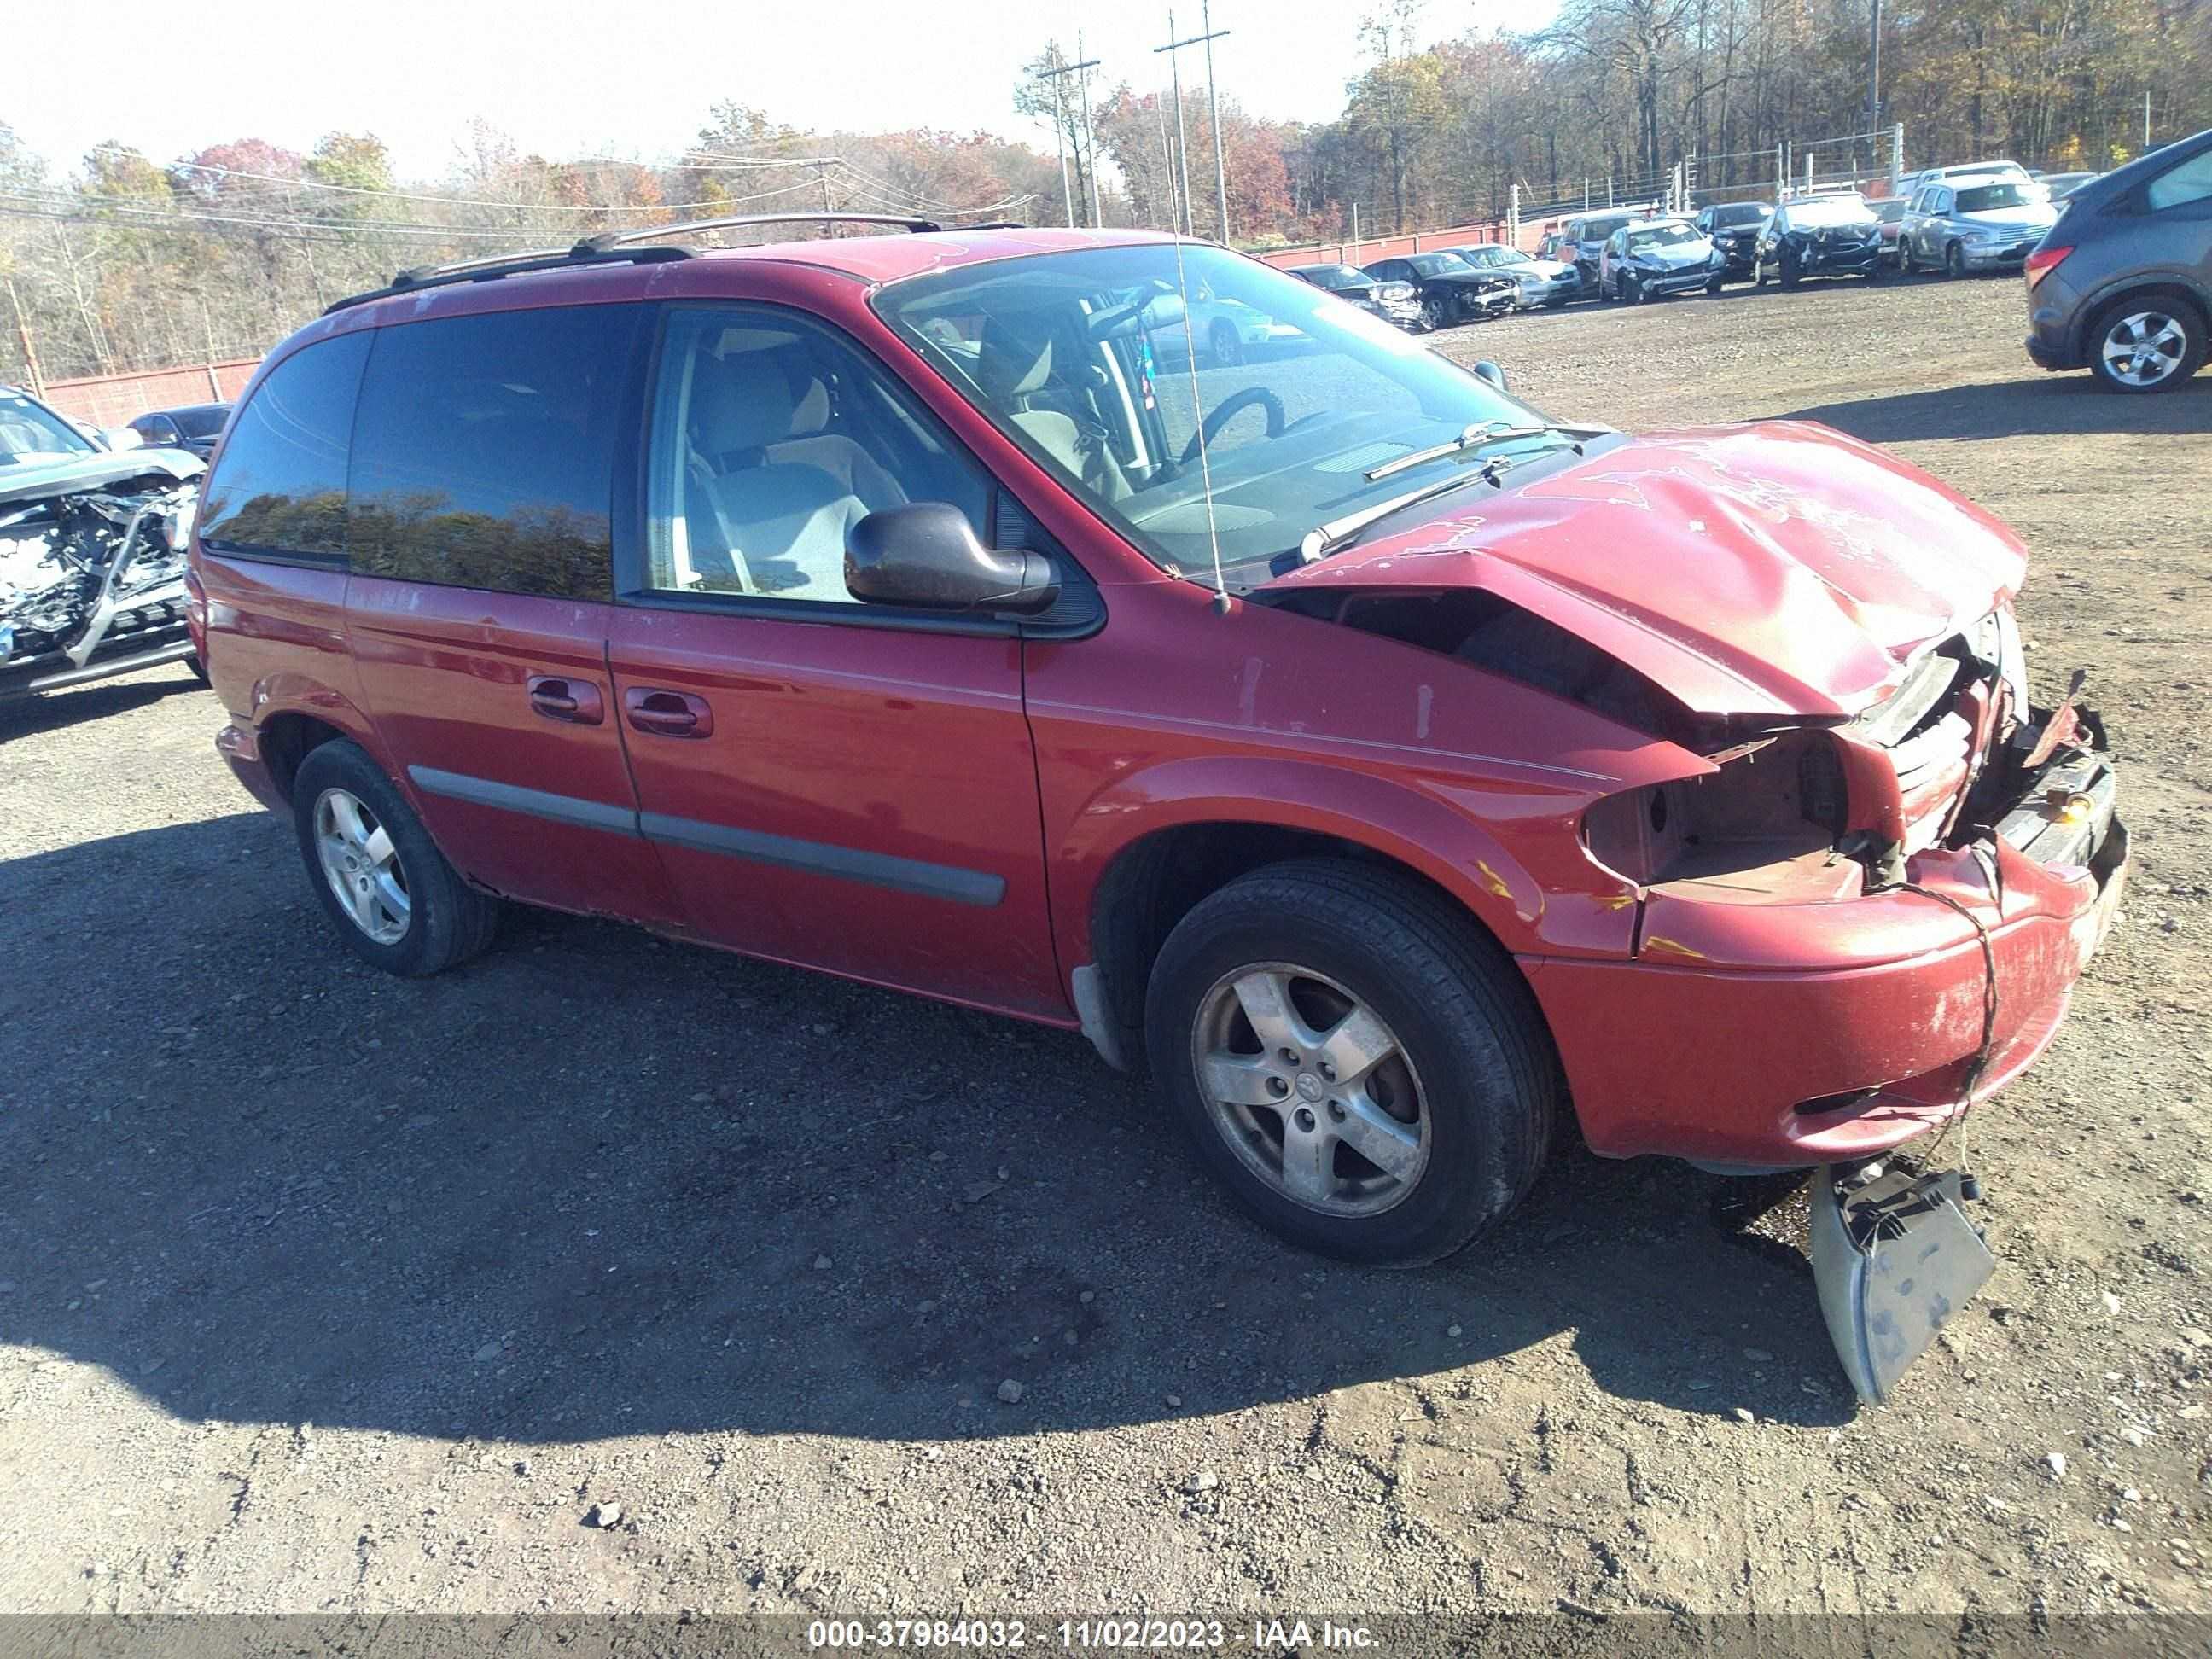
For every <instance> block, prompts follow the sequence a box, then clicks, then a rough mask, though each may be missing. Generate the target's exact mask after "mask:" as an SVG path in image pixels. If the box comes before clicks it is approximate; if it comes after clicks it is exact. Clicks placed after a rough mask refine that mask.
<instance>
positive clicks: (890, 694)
mask: <svg viewBox="0 0 2212 1659" xmlns="http://www.w3.org/2000/svg"><path fill="white" fill-rule="evenodd" d="M661 353H662V355H661V360H660V362H659V365H658V368H657V370H656V375H655V386H656V390H655V392H654V396H653V414H652V419H651V422H650V436H649V440H648V441H649V444H650V446H651V450H650V461H649V469H648V478H649V483H648V489H647V514H646V517H647V537H646V546H645V548H644V549H643V550H642V554H641V568H639V569H637V570H636V571H635V572H634V573H633V572H625V573H624V576H623V587H624V600H623V604H622V605H619V606H618V607H617V611H615V614H614V617H613V622H612V629H611V635H610V653H609V654H610V663H611V668H612V671H613V681H614V688H613V689H614V694H615V697H616V699H617V703H618V705H619V707H620V709H621V719H622V720H623V723H624V729H623V738H624V740H625V741H626V742H627V743H628V744H629V756H630V764H631V769H632V773H633V775H634V776H635V779H636V783H637V791H638V799H639V805H640V806H641V810H642V817H641V823H642V827H643V829H644V832H645V834H646V836H647V837H648V839H649V840H651V841H652V842H653V844H655V845H656V846H657V847H658V848H659V850H660V854H661V857H662V859H663V860H664V861H665V864H666V866H667V868H668V871H669V873H670V877H671V880H672V882H673V884H674V886H675V889H676V891H677V895H678V899H679V902H681V903H682V905H683V906H684V911H685V913H686V915H687V917H688V919H689V921H690V926H691V927H692V928H693V929H694V930H695V931H696V932H697V933H700V934H702V936H704V937H706V938H708V939H713V940H714V941H716V942H718V943H720V944H723V945H729V946H732V947H733V948H735V949H738V950H741V951H747V952H750V953H752V954H756V955H760V956H766V957H775V958H778V959H781V960H784V961H788V962H794V963H802V964H804V965H806V966H809V967H813V968H820V969H828V970H829V971H832V972H835V973H840V974H848V975H853V976H854V977H856V978H861V979H867V980H872V981H878V982H881V983H885V984H891V985H896V986H901V987H907V988H909V989H913V990H918V991H923V992H927V993H930V994H935V995H939V996H945V997H950V998H952V999H955V1000H961V1001H966V1002H971V1003H975V1004H978V1005H981V1006H991V1007H999V1008H1005V1009H1009V1010H1012V1011H1015V1012H1024V1013H1036V1014H1044V1015H1048V1016H1059V1017H1063V1018H1064V1017H1065V1016H1066V1012H1067V1004H1066V996H1065V994H1064V993H1063V992H1062V990H1061V988H1060V975H1059V974H1058V972H1057V971H1056V969H1055V967H1054V958H1053V952H1052V944H1051V928H1050V926H1049V921H1048V914H1047V910H1046V905H1045V894H1044V860H1043V851H1042V830H1041V827H1040V823H1039V817H1038V800H1037V786H1036V763H1035V761H1034V758H1033V756H1032V753H1031V747H1030V732H1029V723H1028V720H1027V718H1026V716H1025V714H1024V710H1023V704H1022V653H1021V641H1020V640H1019V639H1018V637H1017V636H1016V635H1014V633H1013V631H1012V629H1010V628H1008V627H1006V626H1003V625H999V624H994V623H987V622H965V621H961V622H953V623H947V622H946V621H945V619H944V618H941V617H931V616H921V615H902V614H897V613H893V612H888V611H884V610H883V609H881V608H879V607H875V606H870V605H861V604H860V603H859V602H858V601H855V600H854V599H852V598H851V596H850V595H849V594H848V592H846V589H845V585H844V546H845V536H846V533H847V532H848V530H849V529H850V528H851V526H853V525H854V523H856V522H857V521H858V520H860V518H862V517H864V516H865V515H866V514H867V513H871V512H873V511H877V510H878V509H880V508H883V507H895V506H898V505H901V504H902V503H903V502H905V501H950V502H951V503H952V504H954V505H955V506H957V507H961V508H962V509H963V511H965V512H967V513H969V517H970V520H971V521H972V522H973V523H975V526H977V529H978V532H979V534H987V533H988V532H989V529H990V501H991V500H992V490H991V488H990V484H989V481H988V478H987V475H985V474H984V473H983V472H982V471H981V470H980V469H979V468H978V467H977V466H976V465H975V463H974V462H973V461H972V460H971V459H969V457H968V456H966V455H965V454H964V453H961V452H960V451H959V450H958V449H957V447H956V445H955V444H954V442H953V441H952V440H951V438H950V437H949V436H948V435H946V434H945V433H944V431H943V430H942V429H941V428H939V426H938V425H937V423H936V422H934V420H933V419H932V418H931V417H930V416H928V415H927V412H926V411H925V410H923V409H922V408H921V405H920V404H918V403H916V402H915V400H914V399H913V398H911V397H910V396H909V395H908V394H907V393H906V392H905V391H904V390H903V389H902V387H900V386H898V385H897V384H896V381H895V380H893V379H892V377H891V376H890V374H888V373H887V372H886V371H884V369H883V368H881V366H880V365H878V364H877V363H875V362H874V361H873V360H872V358H871V357H869V356H868V355H867V354H866V353H865V352H864V351H863V350H861V349H860V348H858V347H857V346H856V345H854V343H852V342H851V341H849V340H848V339H846V338H844V337H842V336H840V335H838V334H836V333H835V332H834V331H830V330H829V329H827V328H825V327H823V326H822V325H819V324H817V323H815V322H812V321H811V320H809V319H805V318H804V317H801V316H799V315H797V314H796V313H789V312H785V311H781V310H779V309H776V308H774V307H746V306H720V305H718V306H701V307H676V308H672V309H671V312H670V313H669V316H668V320H667V324H666V326H665V331H664V336H663V345H662V348H661Z"/></svg>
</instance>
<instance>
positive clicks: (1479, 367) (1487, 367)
mask: <svg viewBox="0 0 2212 1659" xmlns="http://www.w3.org/2000/svg"><path fill="white" fill-rule="evenodd" d="M1474 372H1475V375H1476V377H1477V378H1478V379H1480V380H1487V381H1489V382H1490V384H1491V385H1492V386H1496V387H1497V388H1498V390H1499V391H1500V392H1503V391H1504V390H1505V371H1504V369H1502V368H1498V365H1497V364H1496V363H1493V362H1491V361H1490V359H1489V358H1487V357H1485V358H1484V359H1483V360H1482V361H1481V362H1479V363H1477V364H1476V365H1475V366H1474Z"/></svg>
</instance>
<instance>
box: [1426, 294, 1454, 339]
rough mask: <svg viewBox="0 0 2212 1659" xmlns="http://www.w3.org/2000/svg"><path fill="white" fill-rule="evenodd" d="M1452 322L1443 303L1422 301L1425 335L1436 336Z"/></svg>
mask: <svg viewBox="0 0 2212 1659" xmlns="http://www.w3.org/2000/svg"><path fill="white" fill-rule="evenodd" d="M1450 320H1451V319H1450V318H1449V316H1448V315H1447V314H1446V313H1445V310H1444V302H1443V301H1441V300H1436V299H1429V300H1424V301H1421V328H1422V331H1424V332H1425V333H1429V334H1434V333H1435V332H1436V331H1437V330H1438V329H1440V328H1443V327H1444V326H1445V325H1447V324H1448V323H1449V321H1450Z"/></svg>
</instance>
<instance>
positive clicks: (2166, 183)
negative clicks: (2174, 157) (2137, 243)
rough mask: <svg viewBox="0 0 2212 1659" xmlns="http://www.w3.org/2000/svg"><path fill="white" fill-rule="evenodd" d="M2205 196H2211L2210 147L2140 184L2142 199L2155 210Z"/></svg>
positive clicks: (2211, 169)
mask: <svg viewBox="0 0 2212 1659" xmlns="http://www.w3.org/2000/svg"><path fill="white" fill-rule="evenodd" d="M2208 198H2212V149H2208V150H2206V151H2204V152H2203V154H2201V155H2194V156H2191V158H2190V159H2189V160H2188V161H2184V162H2183V163H2182V164H2181V165H2180V166H2179V167H2168V168H2167V169H2166V171H2165V172H2164V173H2160V174H2159V175H2158V177H2157V178H2155V179H2152V180H2151V181H2150V183H2149V184H2148V185H2145V186H2144V187H2143V200H2144V201H2146V202H2148V204H2150V210H2151V211H2152V212H2154V213H2157V212H2160V211H2161V210H2164V209H2166V208H2174V207H2181V206H2183V205H2185V204H2187V203H2191V202H2202V201H2205V200H2207V199H2208Z"/></svg>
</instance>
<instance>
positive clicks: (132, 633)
mask: <svg viewBox="0 0 2212 1659" xmlns="http://www.w3.org/2000/svg"><path fill="white" fill-rule="evenodd" d="M101 459H102V460H103V461H105V462H106V464H107V465H105V466H103V467H101V468H100V469H98V470H97V471H94V472H93V474H92V477H90V478H89V479H85V478H68V479H55V480H54V481H53V483H52V485H51V486H50V487H47V488H45V489H40V488H38V487H36V486H33V485H32V484H31V483H30V482H29V481H25V483H23V484H21V485H18V486H16V487H15V488H8V487H7V484H8V481H7V477H6V474H5V473H4V472H0V696H7V695H10V694H15V693H21V692H29V691H40V690H53V689H56V688H57V687H58V686H61V685H67V684H77V683H79V682H81V681H82V680H86V679H91V678H98V677H99V676H100V675H102V674H106V673H116V672H122V671H127V670H128V669H131V668H137V667H143V666H151V665H153V664H155V663H156V662H161V661H175V660H179V659H183V658H184V657H185V656H187V655H188V654H189V653H190V649H191V641H190V639H189V636H188V635H187V633H186V630H185V548H186V545H187V544H188V543H189V540H190V538H191V523H192V513H193V509H194V507H195V505H196V504H197V501H198V498H199V481H198V472H199V471H200V470H202V469H200V468H199V467H198V465H197V463H196V462H193V458H191V457H189V456H185V455H181V454H178V453H173V452H167V451H163V452H159V453H158V454H153V453H149V454H147V455H144V456H138V455H131V454H124V455H112V456H105V457H102V458H101ZM188 462H191V463H192V465H185V463H188ZM133 463H137V464H138V465H136V466H135V468H134V466H133V465H132V464H133ZM118 474H120V475H122V476H114V475H118Z"/></svg>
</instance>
